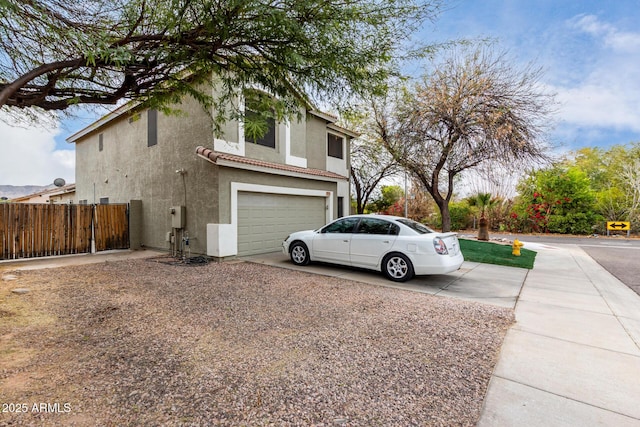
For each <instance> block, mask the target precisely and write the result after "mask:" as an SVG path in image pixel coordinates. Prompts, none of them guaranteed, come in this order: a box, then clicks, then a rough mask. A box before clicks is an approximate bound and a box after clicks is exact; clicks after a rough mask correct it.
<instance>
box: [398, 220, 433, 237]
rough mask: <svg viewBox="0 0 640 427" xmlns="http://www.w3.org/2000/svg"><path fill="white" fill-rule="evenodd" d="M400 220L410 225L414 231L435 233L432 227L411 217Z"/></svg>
mask: <svg viewBox="0 0 640 427" xmlns="http://www.w3.org/2000/svg"><path fill="white" fill-rule="evenodd" d="M398 222H399V223H401V224H404V225H406V226H407V227H409V228H410V229H412V230H413V231H416V232H418V233H420V234H429V233H435V231H433V230H432V229H430V228H429V227H427V226H426V225H424V224H420V223H419V222H416V221H413V220H411V219H406V218H403V219H399V220H398Z"/></svg>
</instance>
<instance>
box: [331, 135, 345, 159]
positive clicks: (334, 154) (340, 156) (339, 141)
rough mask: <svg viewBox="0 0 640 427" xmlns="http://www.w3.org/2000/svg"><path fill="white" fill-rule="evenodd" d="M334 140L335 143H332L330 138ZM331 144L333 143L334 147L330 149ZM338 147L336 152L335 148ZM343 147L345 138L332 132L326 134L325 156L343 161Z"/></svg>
mask: <svg viewBox="0 0 640 427" xmlns="http://www.w3.org/2000/svg"><path fill="white" fill-rule="evenodd" d="M332 137H333V138H335V141H332V140H331V138H332ZM332 142H334V146H333V149H332ZM338 146H339V147H340V149H339V150H336V147H338ZM344 147H345V137H344V136H342V135H340V134H337V133H334V132H327V156H329V157H333V158H334V159H340V160H344V151H345V149H344ZM336 151H339V153H337V152H336Z"/></svg>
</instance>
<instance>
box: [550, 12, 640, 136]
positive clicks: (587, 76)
mask: <svg viewBox="0 0 640 427" xmlns="http://www.w3.org/2000/svg"><path fill="white" fill-rule="evenodd" d="M569 27H570V28H571V29H572V30H574V31H577V32H578V34H587V35H588V36H591V37H592V38H593V39H594V40H593V42H595V43H589V44H588V45H587V46H588V47H587V48H585V49H584V51H581V52H576V53H575V54H576V55H578V56H582V58H578V59H576V62H575V63H574V64H573V66H572V65H571V64H567V67H568V68H569V69H570V70H571V72H572V73H574V74H576V75H578V78H576V79H573V80H572V81H571V83H569V84H567V83H565V84H560V85H556V86H555V87H554V88H553V89H554V91H555V92H556V93H557V94H558V100H559V101H560V103H561V110H560V116H561V117H560V118H561V120H562V121H563V122H564V123H565V125H574V126H580V127H583V128H600V129H603V128H613V129H616V130H626V131H630V132H638V133H640V91H638V82H639V81H640V57H639V56H640V33H632V32H625V31H621V30H619V29H618V28H616V27H615V26H614V25H612V24H610V23H607V22H602V21H601V20H599V19H598V18H597V17H596V16H593V15H580V16H578V17H575V18H573V19H571V20H570V21H569ZM585 56H588V59H589V61H584V57H585ZM627 142H628V141H627Z"/></svg>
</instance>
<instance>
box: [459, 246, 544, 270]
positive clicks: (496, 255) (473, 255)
mask: <svg viewBox="0 0 640 427" xmlns="http://www.w3.org/2000/svg"><path fill="white" fill-rule="evenodd" d="M459 241H460V250H462V255H464V259H465V261H473V262H482V263H485V264H497V265H506V266H507V267H520V268H528V269H532V268H533V263H534V262H535V259H536V254H537V252H535V251H531V250H529V249H524V248H521V249H520V254H521V255H520V256H515V255H512V254H511V251H512V250H513V248H512V247H511V245H500V244H498V243H491V242H479V241H477V240H468V239H459Z"/></svg>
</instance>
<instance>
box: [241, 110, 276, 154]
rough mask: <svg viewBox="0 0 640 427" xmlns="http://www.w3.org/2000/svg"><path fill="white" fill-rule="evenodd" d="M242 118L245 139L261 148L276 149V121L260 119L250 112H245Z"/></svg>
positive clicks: (257, 115) (256, 114)
mask: <svg viewBox="0 0 640 427" xmlns="http://www.w3.org/2000/svg"><path fill="white" fill-rule="evenodd" d="M244 116H245V121H244V129H245V130H244V132H245V138H246V139H247V140H249V141H251V142H255V143H256V144H258V145H262V146H263V147H269V148H276V121H275V120H274V119H273V118H270V117H269V118H265V117H260V115H259V114H258V113H255V112H253V111H251V110H245V112H244ZM256 121H257V123H256ZM261 134H262V136H260V135H261Z"/></svg>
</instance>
